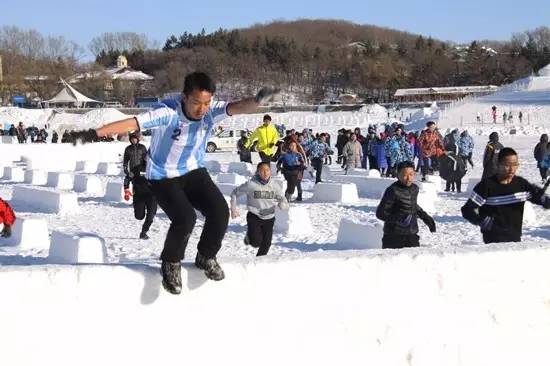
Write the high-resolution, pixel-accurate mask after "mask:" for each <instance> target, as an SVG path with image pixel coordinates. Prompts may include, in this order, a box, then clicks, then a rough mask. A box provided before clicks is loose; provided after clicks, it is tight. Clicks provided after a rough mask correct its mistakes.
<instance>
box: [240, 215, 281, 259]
mask: <svg viewBox="0 0 550 366" xmlns="http://www.w3.org/2000/svg"><path fill="white" fill-rule="evenodd" d="M246 222H247V224H248V228H247V235H248V240H249V242H250V245H251V246H253V247H254V248H258V253H257V254H256V256H258V257H259V256H262V255H266V254H267V253H268V252H269V248H270V247H271V238H272V236H273V224H274V223H275V218H272V219H267V220H263V219H260V218H259V217H258V216H256V215H254V214H253V213H250V212H249V213H248V214H247V215H246Z"/></svg>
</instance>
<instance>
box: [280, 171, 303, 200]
mask: <svg viewBox="0 0 550 366" xmlns="http://www.w3.org/2000/svg"><path fill="white" fill-rule="evenodd" d="M299 175H301V173H300V172H298V171H296V170H291V171H289V172H285V173H284V176H285V179H286V191H285V195H286V196H288V197H291V196H292V195H293V194H294V190H295V189H296V188H298V196H301V195H302V179H300V177H299Z"/></svg>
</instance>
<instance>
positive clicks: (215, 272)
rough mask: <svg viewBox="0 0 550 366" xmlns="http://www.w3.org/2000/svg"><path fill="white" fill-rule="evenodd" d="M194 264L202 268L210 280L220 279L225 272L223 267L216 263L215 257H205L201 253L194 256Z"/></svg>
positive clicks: (223, 276)
mask: <svg viewBox="0 0 550 366" xmlns="http://www.w3.org/2000/svg"><path fill="white" fill-rule="evenodd" d="M195 266H197V268H200V269H203V270H204V274H205V275H206V277H208V278H209V279H211V280H214V281H221V280H223V279H224V278H225V273H223V269H222V267H220V265H219V264H218V261H217V260H216V258H206V257H205V256H203V255H202V254H200V253H197V258H195Z"/></svg>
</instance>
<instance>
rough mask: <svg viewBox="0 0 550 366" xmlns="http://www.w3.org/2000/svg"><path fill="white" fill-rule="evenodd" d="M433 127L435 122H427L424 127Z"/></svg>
mask: <svg viewBox="0 0 550 366" xmlns="http://www.w3.org/2000/svg"><path fill="white" fill-rule="evenodd" d="M433 125H435V122H434V121H429V122H427V123H426V127H430V126H433Z"/></svg>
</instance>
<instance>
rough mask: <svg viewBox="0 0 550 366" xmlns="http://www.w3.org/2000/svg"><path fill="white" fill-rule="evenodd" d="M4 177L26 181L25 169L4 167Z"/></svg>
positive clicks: (15, 180)
mask: <svg viewBox="0 0 550 366" xmlns="http://www.w3.org/2000/svg"><path fill="white" fill-rule="evenodd" d="M3 179H6V180H10V181H12V182H18V183H22V182H24V181H25V171H24V170H23V169H22V168H17V167H9V166H7V167H5V168H4V176H3Z"/></svg>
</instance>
